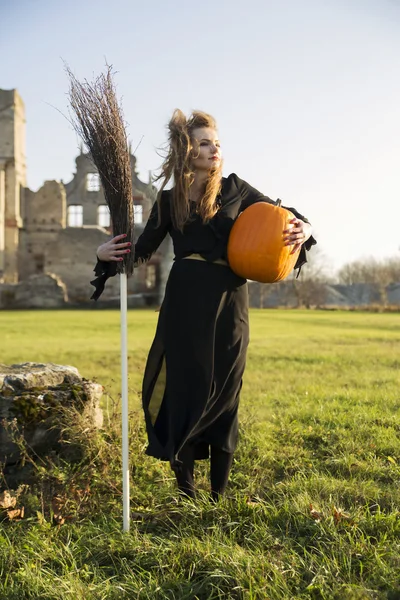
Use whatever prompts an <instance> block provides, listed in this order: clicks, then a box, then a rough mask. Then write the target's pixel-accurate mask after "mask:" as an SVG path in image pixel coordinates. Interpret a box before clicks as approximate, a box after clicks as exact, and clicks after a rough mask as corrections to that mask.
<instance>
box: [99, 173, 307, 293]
mask: <svg viewBox="0 0 400 600" xmlns="http://www.w3.org/2000/svg"><path fill="white" fill-rule="evenodd" d="M171 200H172V192H171V190H168V191H164V192H163V194H162V196H161V201H160V208H161V219H160V224H159V225H158V203H157V202H155V204H154V206H153V208H152V210H151V213H150V217H149V219H148V221H147V223H146V226H145V228H144V231H143V233H142V234H141V236H140V237H139V239H138V240H137V243H136V244H135V263H138V264H140V263H141V262H144V261H147V260H149V258H150V257H151V255H152V254H153V253H154V252H155V251H156V250H157V248H158V247H159V245H160V244H161V242H162V241H163V240H164V238H165V236H166V235H167V233H169V234H170V235H171V238H172V242H173V247H174V254H175V259H180V258H184V257H185V256H188V255H190V254H200V255H201V256H202V257H203V258H205V259H206V260H207V261H210V262H213V261H214V260H216V259H218V258H224V259H226V258H227V256H226V252H227V246H228V239H229V234H230V231H231V229H232V226H233V223H234V222H235V220H236V217H237V216H238V214H239V213H240V212H242V211H243V210H245V209H246V208H248V207H249V206H250V205H251V204H255V203H256V202H269V203H270V204H276V202H274V201H273V200H271V198H268V197H267V196H264V195H263V194H261V192H259V191H258V190H256V189H255V188H253V187H252V186H251V185H249V184H248V183H246V181H243V180H242V179H240V178H239V177H238V176H237V175H236V174H235V173H232V174H231V175H229V177H227V178H223V179H222V187H221V192H220V194H219V195H218V196H217V203H218V206H219V210H218V212H217V213H216V215H215V216H214V217H213V218H212V219H211V220H210V221H209V222H208V223H207V224H204V223H203V222H202V220H201V217H200V216H199V215H197V214H196V213H195V211H193V214H192V215H191V219H190V221H189V222H188V223H187V224H186V225H185V227H184V231H183V233H181V232H180V231H178V230H177V229H175V228H174V226H173V224H172V219H171V211H170V202H171ZM284 208H287V209H288V210H290V211H291V212H292V213H293V214H294V215H295V216H296V217H297V218H299V219H301V220H302V221H305V222H306V223H308V220H307V219H306V218H305V217H304V216H302V215H301V214H300V213H299V212H298V211H297V210H296V209H295V208H292V207H284ZM316 243H317V242H316V241H315V239H314V238H313V237H312V236H311V237H310V238H309V239H308V240H307V241H306V242H305V243H304V244H303V246H302V248H301V250H300V254H299V257H298V260H297V262H296V265H295V269H300V268H301V266H302V265H303V264H304V263H306V262H307V258H306V250H309V249H310V248H311V246H313V245H314V244H316ZM117 264H118V263H116V262H105V261H100V260H98V262H97V264H96V267H95V269H94V272H95V274H96V275H97V278H96V279H94V280H93V281H92V282H91V283H92V285H94V286H95V288H96V289H95V291H94V293H93V295H92V299H93V300H97V299H98V298H99V297H100V295H101V294H102V292H103V290H104V285H105V283H106V281H107V279H108V278H109V277H112V276H113V275H115V274H116V272H117Z"/></svg>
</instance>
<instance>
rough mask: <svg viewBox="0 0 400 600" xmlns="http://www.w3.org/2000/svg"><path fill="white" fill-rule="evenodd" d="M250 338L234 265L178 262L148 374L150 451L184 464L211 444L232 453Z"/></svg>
mask: <svg viewBox="0 0 400 600" xmlns="http://www.w3.org/2000/svg"><path fill="white" fill-rule="evenodd" d="M248 342H249V324H248V289H247V282H246V280H244V279H242V278H241V277H238V276H237V275H235V274H234V273H233V272H232V271H231V269H230V268H229V267H228V266H224V265H221V264H216V263H208V262H205V261H200V260H190V259H182V260H177V261H176V262H175V263H174V264H173V266H172V269H171V272H170V275H169V279H168V282H167V286H166V291H165V297H164V301H163V304H162V306H161V310H160V314H159V320H158V325H157V330H156V335H155V338H154V341H153V344H152V346H151V349H150V353H149V356H148V359H147V364H146V370H145V375H144V380H143V408H144V413H145V419H146V428H147V435H148V441H149V444H148V447H147V450H146V453H147V454H149V455H150V456H154V457H155V458H158V459H161V460H168V461H170V463H171V466H172V468H173V469H179V465H180V464H181V460H180V451H181V450H182V448H183V447H184V446H186V445H192V446H193V447H194V455H195V458H196V459H202V458H208V456H209V447H210V446H215V447H217V448H219V449H221V450H224V451H226V452H233V451H234V450H235V448H236V444H237V438H238V405H239V394H240V389H241V387H242V376H243V372H244V368H245V364H246V351H247V346H248Z"/></svg>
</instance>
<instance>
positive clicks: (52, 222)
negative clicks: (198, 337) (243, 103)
mask: <svg viewBox="0 0 400 600" xmlns="http://www.w3.org/2000/svg"><path fill="white" fill-rule="evenodd" d="M75 162H76V171H75V173H74V175H73V177H72V180H71V181H70V182H69V183H63V182H62V181H54V180H49V181H45V183H44V184H43V186H42V187H41V188H40V189H39V190H38V191H37V192H33V191H32V190H30V189H29V188H28V187H27V181H26V160H25V109H24V103H23V101H22V99H21V97H20V96H19V94H18V92H17V91H16V90H0V307H14V306H15V307H18V306H57V305H63V304H65V303H66V302H69V303H72V304H78V303H84V302H89V297H90V295H91V293H92V290H93V288H92V286H91V285H90V283H89V282H90V280H91V279H92V278H93V267H94V263H95V252H96V248H97V247H98V246H99V245H100V244H101V243H103V242H105V241H106V240H107V239H109V237H110V233H111V232H110V229H109V227H110V215H109V211H108V207H107V205H106V202H105V199H104V195H103V192H102V188H101V185H100V180H99V175H98V173H97V171H96V169H95V167H94V166H93V164H92V163H91V161H90V160H89V158H88V155H86V154H83V153H81V154H80V155H79V156H78V157H77V158H76V161H75ZM131 166H132V184H133V200H134V206H135V230H136V235H139V234H140V233H141V231H142V230H143V228H144V225H145V223H146V220H147V218H148V216H149V212H150V209H151V207H152V204H153V202H154V201H155V193H156V191H155V188H154V186H152V184H151V183H150V182H149V183H144V182H142V181H140V179H139V178H138V176H137V172H136V168H135V167H136V158H135V157H134V156H131ZM170 264H171V244H170V242H169V240H166V241H165V242H164V243H163V244H162V246H161V247H160V249H159V250H158V251H157V252H156V253H155V254H154V255H153V257H152V258H151V260H150V261H149V262H148V263H147V264H146V265H142V266H141V267H139V268H138V269H136V270H135V274H134V277H132V278H130V279H129V280H128V293H129V297H130V304H131V305H132V306H133V305H137V306H140V305H142V306H143V305H146V304H156V303H159V302H160V297H161V296H162V294H163V289H164V285H165V281H166V278H167V275H168V272H169V268H170ZM118 279H119V278H118V277H114V278H112V279H111V280H109V281H108V282H107V286H106V289H105V291H104V293H103V296H102V298H101V300H100V302H104V301H105V300H109V301H111V299H113V298H118V296H119V281H118Z"/></svg>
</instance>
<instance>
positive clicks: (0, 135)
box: [0, 90, 26, 283]
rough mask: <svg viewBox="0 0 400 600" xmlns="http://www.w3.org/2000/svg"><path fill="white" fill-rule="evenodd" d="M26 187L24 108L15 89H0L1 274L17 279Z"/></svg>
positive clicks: (13, 280)
mask: <svg viewBox="0 0 400 600" xmlns="http://www.w3.org/2000/svg"><path fill="white" fill-rule="evenodd" d="M24 186H26V160H25V107H24V103H23V101H22V99H21V97H20V96H19V94H18V92H17V91H16V90H0V277H1V278H2V279H3V280H4V281H5V282H6V283H15V282H17V281H18V245H19V230H20V228H21V227H22V220H21V215H20V207H21V190H22V188H23V187H24Z"/></svg>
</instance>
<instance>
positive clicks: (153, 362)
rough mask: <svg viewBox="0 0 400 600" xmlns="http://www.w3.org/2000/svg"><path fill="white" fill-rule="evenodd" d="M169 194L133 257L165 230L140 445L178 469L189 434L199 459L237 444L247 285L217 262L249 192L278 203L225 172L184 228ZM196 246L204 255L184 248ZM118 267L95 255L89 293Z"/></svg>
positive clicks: (139, 257) (151, 248)
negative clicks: (169, 253) (213, 207)
mask: <svg viewBox="0 0 400 600" xmlns="http://www.w3.org/2000/svg"><path fill="white" fill-rule="evenodd" d="M171 197H172V193H171V192H170V191H165V192H164V193H163V195H162V198H161V219H160V224H159V225H158V205H157V203H156V204H155V205H154V206H153V209H152V212H151V215H150V218H149V220H148V222H147V225H146V227H145V229H144V231H143V233H142V235H141V236H140V237H139V239H138V241H137V244H136V246H135V261H138V262H141V261H145V260H148V259H149V258H150V256H151V255H152V253H153V252H155V250H156V249H157V248H158V246H159V245H160V244H161V242H162V241H163V239H164V238H165V236H166V235H167V233H169V234H170V235H171V237H172V241H173V246H174V253H175V260H174V264H173V266H172V269H171V272H170V275H169V278H168V282H167V286H166V291H165V297H164V300H163V303H162V306H161V310H160V314H159V319H158V325H157V330H156V335H155V338H154V341H153V344H152V346H151V349H150V352H149V356H148V359H147V364H146V370H145V375H144V380H143V390H142V393H143V396H142V401H143V409H144V414H145V419H146V428H147V435H148V441H149V444H148V447H147V450H146V452H147V454H149V455H151V456H154V457H156V458H159V459H161V460H168V461H170V463H171V466H172V467H173V468H174V469H176V468H177V467H179V465H180V462H181V461H180V451H181V450H182V448H183V446H185V445H186V444H190V445H193V446H194V456H195V458H196V459H202V458H208V455H209V447H210V446H215V447H217V448H219V449H221V450H224V451H226V452H230V453H231V452H234V450H235V448H236V444H237V438H238V406H239V395H240V389H241V386H242V376H243V372H244V368H245V363H246V351H247V346H248V342H249V323H248V290H247V282H246V280H245V279H243V278H241V277H239V276H237V275H235V274H234V273H233V271H231V269H230V268H229V266H227V264H222V263H223V262H224V260H226V251H227V243H228V238H229V233H230V231H231V228H232V225H233V223H234V221H235V219H236V217H237V215H238V214H239V213H240V212H241V211H243V210H244V209H245V208H247V207H248V206H250V205H251V204H254V203H255V202H270V203H272V204H275V203H274V202H273V201H272V200H271V199H270V198H267V197H266V196H263V195H262V194H261V193H260V192H258V191H257V190H256V189H254V188H252V187H251V186H250V185H249V184H248V183H246V182H245V181H243V180H241V179H239V177H238V176H237V175H235V174H232V175H230V176H229V177H228V178H226V179H225V178H224V179H223V182H222V189H221V194H220V195H219V196H218V198H217V202H218V204H219V210H218V212H217V214H216V215H215V216H214V218H213V219H212V220H211V221H210V222H209V223H208V224H206V225H204V224H203V223H202V221H201V219H200V217H199V216H198V215H196V214H195V213H194V214H193V216H192V219H191V220H190V222H189V223H188V224H187V225H186V226H185V228H184V232H183V233H181V232H179V231H178V230H176V229H175V228H174V227H173V225H172V220H171V213H170V201H171ZM289 210H291V211H292V212H293V214H295V215H296V216H297V217H298V218H300V219H302V220H304V221H307V219H305V217H303V216H302V215H300V214H299V213H298V212H297V211H296V210H295V209H294V208H290V209H289ZM315 243H316V242H315V240H314V238H312V237H311V238H310V239H309V240H307V242H306V243H305V244H304V245H303V247H302V249H301V252H300V256H299V259H298V261H297V264H296V267H295V268H299V267H301V265H302V264H304V263H305V262H306V257H305V251H306V250H308V249H310V248H311V246H312V245H313V244H315ZM193 254H197V255H200V256H201V257H202V258H203V259H205V260H191V259H187V258H185V257H187V256H190V255H193ZM215 261H217V262H215ZM115 270H116V263H104V262H101V261H99V262H98V264H97V265H96V269H95V272H96V275H98V277H97V279H96V280H94V281H93V282H92V283H93V285H95V287H96V291H95V293H94V294H93V296H92V297H93V298H95V299H97V298H98V297H99V295H100V294H101V292H102V290H103V289H104V284H105V281H106V280H107V278H108V277H109V276H111V275H113V274H115Z"/></svg>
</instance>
